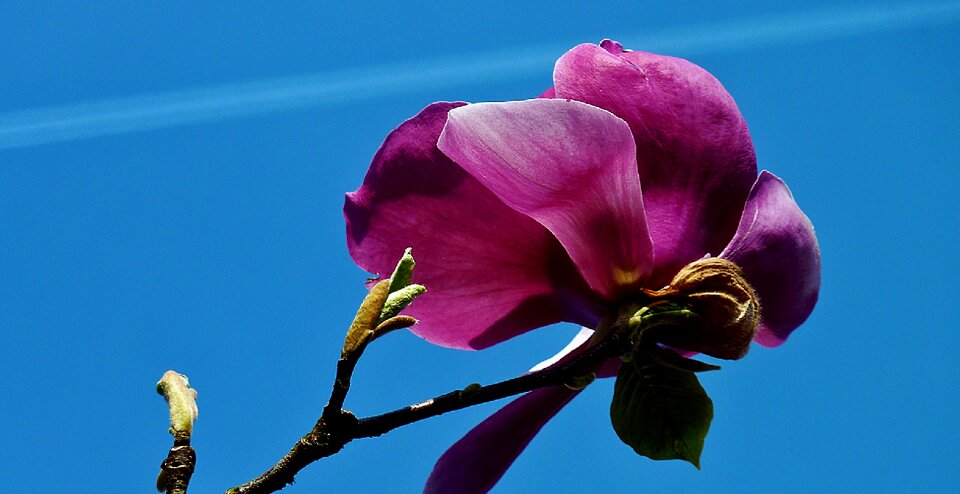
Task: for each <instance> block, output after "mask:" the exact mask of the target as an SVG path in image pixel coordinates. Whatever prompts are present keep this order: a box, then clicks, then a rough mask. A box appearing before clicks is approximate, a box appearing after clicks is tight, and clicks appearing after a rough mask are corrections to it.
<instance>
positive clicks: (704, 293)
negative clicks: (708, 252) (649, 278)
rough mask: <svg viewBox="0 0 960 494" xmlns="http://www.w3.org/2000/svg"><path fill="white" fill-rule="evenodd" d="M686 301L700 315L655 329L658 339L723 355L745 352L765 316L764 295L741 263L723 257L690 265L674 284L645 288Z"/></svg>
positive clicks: (653, 294) (656, 294) (655, 294)
mask: <svg viewBox="0 0 960 494" xmlns="http://www.w3.org/2000/svg"><path fill="white" fill-rule="evenodd" d="M646 294H647V295H648V296H650V297H652V298H654V299H661V298H662V299H669V300H672V301H675V302H679V303H683V304H687V305H688V306H689V307H690V309H691V310H692V311H693V312H695V313H696V314H697V315H698V316H699V318H698V319H696V320H691V321H690V323H688V324H679V325H670V326H669V327H664V328H657V329H655V330H653V331H652V332H653V333H654V335H655V337H656V341H658V342H660V343H663V344H666V345H669V346H672V347H675V348H682V349H684V350H690V351H694V352H700V353H704V354H707V355H710V356H712V357H717V358H722V359H731V360H733V359H739V358H741V357H743V356H744V355H746V353H747V350H749V348H750V342H751V341H752V340H753V336H754V335H755V334H756V332H757V326H758V324H759V322H760V301H759V299H758V298H757V295H756V293H755V292H754V291H753V288H752V287H750V285H749V284H748V283H747V281H746V279H744V276H743V271H742V270H741V269H740V267H739V266H737V265H736V264H734V263H733V262H731V261H728V260H726V259H721V258H719V257H710V258H704V259H700V260H697V261H694V262H692V263H690V264H688V265H686V266H685V267H684V268H683V269H681V270H680V272H679V273H677V275H676V276H674V278H673V280H672V281H671V282H670V284H669V285H668V286H667V287H665V288H663V289H661V290H657V291H646Z"/></svg>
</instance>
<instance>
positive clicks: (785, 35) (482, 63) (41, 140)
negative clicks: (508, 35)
mask: <svg viewBox="0 0 960 494" xmlns="http://www.w3.org/2000/svg"><path fill="white" fill-rule="evenodd" d="M957 20H960V2H947V3H936V4H921V5H900V6H885V7H876V6H872V7H860V8H854V7H846V8H840V9H838V8H834V9H827V10H816V11H809V12H804V13H797V14H791V15H775V16H773V15H772V16H767V17H757V18H752V19H746V20H740V21H737V22H730V23H725V24H707V25H699V26H690V27H688V28H685V29H682V30H676V31H669V32H661V33H647V34H645V35H643V36H637V37H621V39H620V41H622V42H624V46H630V47H635V48H641V49H643V50H646V51H653V52H660V53H670V54H675V55H681V56H687V57H690V56H693V55H699V54H704V53H709V52H715V51H732V50H737V49H743V48H748V47H755V46H761V45H774V44H786V43H803V42H809V41H813V40H823V39H829V38H836V37H840V36H846V35H853V34H863V33H868V32H875V31H884V30H893V29H904V28H909V27H913V26H917V25H930V24H947V23H952V22H956V21H957ZM568 48H569V45H562V46H561V45H542V46H533V47H531V46H525V47H523V48H522V49H517V50H511V51H501V52H495V53H488V54H485V55H477V56H459V57H457V58H447V59H435V60H428V61H423V62H418V63H403V64H395V65H378V66H376V67H368V68H362V69H354V70H343V71H337V72H327V73H321V74H315V75H310V76H303V77H289V78H282V79H270V80H261V81H254V82H246V83H240V84H230V85H223V86H216V87H207V88H198V89H188V90H184V91H176V92H167V93H155V94H145V95H137V96H131V97H126V98H117V99H109V100H100V101H93V102H88V103H80V104H74V105H65V106H56V107H49V108H39V109H33V110H24V111H16V112H10V113H6V114H0V149H9V148H17V147H26V146H35V145H40V144H48V143H55V142H63V141H70V140H75V139H85V138H89V137H96V136H105V135H114V134H122V133H129V132H136V131H142V130H148V129H156V128H162V127H171V126H175V125H180V124H186V123H193V122H203V121H213V120H221V119H226V118H231V117H237V116H242V115H251V114H259V113H267V112H274V111H279V110H284V109H292V108H305V107H316V106H321V105H334V104H344V103H351V102H357V101H362V100H367V99H372V98H382V97H385V96H395V95H397V94H401V93H411V92H422V91H425V90H436V89H437V88H440V87H449V86H456V85H457V84H462V83H476V82H478V81H490V80H509V79H515V78H520V77H523V76H526V75H530V74H535V73H537V72H541V71H543V70H545V69H547V70H548V69H549V67H551V66H552V64H553V61H554V60H555V59H556V58H557V56H559V55H560V54H562V53H563V51H564V50H566V49H568Z"/></svg>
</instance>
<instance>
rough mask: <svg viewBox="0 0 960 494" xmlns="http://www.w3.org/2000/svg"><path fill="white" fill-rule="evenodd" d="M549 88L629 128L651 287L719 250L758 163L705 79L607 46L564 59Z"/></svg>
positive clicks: (684, 65)
mask: <svg viewBox="0 0 960 494" xmlns="http://www.w3.org/2000/svg"><path fill="white" fill-rule="evenodd" d="M554 83H555V89H556V97H557V98H570V99H574V100H577V101H583V102H586V103H589V104H591V105H594V106H598V107H600V108H604V109H606V110H609V111H611V112H613V113H614V114H615V115H617V116H619V117H620V118H622V119H624V120H625V121H626V122H627V123H628V124H629V125H630V129H631V131H632V132H633V135H634V137H635V139H636V145H637V161H638V163H639V173H640V183H641V184H642V185H643V202H644V206H645V208H646V215H647V224H648V226H649V229H650V235H651V237H652V238H653V245H654V249H655V256H654V259H655V262H656V266H655V274H654V276H653V280H652V282H653V285H659V284H663V283H666V282H668V281H669V280H670V278H671V277H672V275H673V274H674V273H676V272H677V271H678V270H679V269H680V268H681V267H683V266H684V265H686V264H688V263H690V262H692V261H694V260H696V259H699V258H701V257H703V256H704V255H705V254H708V253H713V254H716V253H717V252H719V251H720V250H721V249H723V246H724V245H725V244H726V242H727V241H728V240H729V239H730V237H731V236H732V235H733V233H734V231H735V229H736V225H737V220H738V214H739V212H740V210H741V206H742V205H743V202H744V200H746V197H747V193H748V192H749V190H750V186H751V185H752V184H753V181H754V179H755V178H756V176H757V166H756V157H755V155H754V151H753V144H752V143H751V140H750V134H749V132H748V131H747V125H746V122H745V121H744V120H743V117H742V116H741V115H740V111H739V110H738V109H737V106H736V104H735V103H734V101H733V98H731V97H730V95H729V94H728V93H727V91H726V90H725V89H724V88H723V86H722V85H720V83H719V82H718V81H717V80H716V79H715V78H714V77H713V76H712V75H710V74H709V73H708V72H706V71H705V70H703V69H702V68H700V67H698V66H696V65H694V64H692V63H690V62H688V61H686V60H681V59H678V58H672V57H665V56H659V55H653V54H650V53H643V52H624V51H623V49H622V47H621V46H620V44H619V43H616V42H613V41H609V40H607V41H604V43H602V46H596V45H580V46H577V47H575V48H573V49H572V50H570V51H569V52H567V53H566V54H565V55H563V57H561V58H560V60H558V61H557V64H556V68H555V71H554Z"/></svg>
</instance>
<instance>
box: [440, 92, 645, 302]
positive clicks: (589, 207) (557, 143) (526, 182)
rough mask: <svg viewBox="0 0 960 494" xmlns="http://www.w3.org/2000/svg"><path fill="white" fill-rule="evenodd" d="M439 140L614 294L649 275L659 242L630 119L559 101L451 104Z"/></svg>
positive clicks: (594, 282) (603, 290) (591, 280)
mask: <svg viewBox="0 0 960 494" xmlns="http://www.w3.org/2000/svg"><path fill="white" fill-rule="evenodd" d="M438 147H439V148H440V149H441V150H442V151H443V152H444V153H445V154H446V155H447V156H449V157H450V158H452V159H453V160H454V161H456V162H457V163H458V164H460V166H462V167H463V168H464V169H465V170H467V171H468V172H469V173H470V174H471V175H473V176H474V177H476V178H477V179H478V180H479V181H480V182H482V183H483V184H484V185H485V186H487V188H489V189H490V190H491V191H492V192H493V193H494V194H496V195H497V197H499V198H500V199H501V200H502V201H503V202H504V203H505V204H507V205H508V206H510V207H511V208H513V209H514V210H516V211H518V212H520V213H523V214H525V215H528V216H530V217H531V218H533V219H535V220H537V221H538V222H539V223H540V224H542V225H543V226H545V227H547V229H549V230H550V232H552V233H553V235H554V236H556V237H557V239H558V240H559V241H560V243H561V244H563V247H564V248H565V249H566V251H567V253H568V254H569V255H570V258H571V259H573V262H574V263H575V264H576V266H577V268H578V269H579V270H580V273H581V274H582V275H583V277H584V279H586V281H587V283H588V284H589V285H590V287H591V288H593V289H594V290H595V291H596V292H598V293H600V294H602V295H603V296H605V297H606V298H607V299H608V300H613V299H615V298H617V296H618V295H620V294H622V293H623V291H624V290H625V289H626V288H627V287H633V286H636V285H637V284H638V282H640V281H643V280H645V278H646V277H647V275H648V273H649V272H650V268H651V264H652V256H651V254H652V250H651V249H652V248H651V245H650V236H649V234H648V232H647V226H646V220H645V219H644V212H643V199H642V197H641V191H640V181H639V178H638V177H637V173H636V169H637V168H636V166H637V165H636V151H635V147H634V145H633V136H632V135H631V134H630V129H629V128H628V127H627V124H626V123H625V122H624V121H623V120H620V119H619V118H617V117H616V116H614V115H613V114H611V113H609V112H607V111H604V110H601V109H599V108H596V107H593V106H590V105H587V104H584V103H580V102H576V101H566V100H559V99H535V100H528V101H518V102H510V103H479V104H473V105H468V106H464V107H461V108H457V109H454V110H452V111H451V112H450V115H449V118H448V119H447V125H446V127H444V130H443V134H442V135H441V136H440V141H439V143H438Z"/></svg>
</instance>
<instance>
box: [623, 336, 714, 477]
mask: <svg viewBox="0 0 960 494" xmlns="http://www.w3.org/2000/svg"><path fill="white" fill-rule="evenodd" d="M610 418H611V421H612V422H613V429H614V430H615V431H616V433H617V435H618V436H620V439H621V440H622V441H623V442H624V443H626V444H627V445H628V446H630V447H631V448H633V450H634V451H636V452H637V453H638V454H640V455H643V456H646V457H647V458H650V459H653V460H685V461H688V462H690V463H691V464H692V465H693V466H695V467H697V468H700V453H701V452H702V451H703V442H704V439H705V438H706V436H707V431H708V430H709V429H710V421H711V420H712V419H713V401H711V400H710V397H709V396H707V393H706V391H704V390H703V387H702V386H700V382H699V381H698V380H697V376H696V375H695V374H694V373H693V372H690V371H686V370H681V369H678V368H675V367H671V366H666V365H663V364H660V363H658V362H657V361H656V360H654V359H653V358H652V357H651V356H650V355H649V354H647V353H645V352H638V353H637V354H635V355H634V357H633V358H632V359H631V360H630V361H629V362H624V363H623V364H622V365H621V366H620V373H619V374H618V375H617V382H616V384H615V385H614V390H613V402H612V403H611V404H610Z"/></svg>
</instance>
